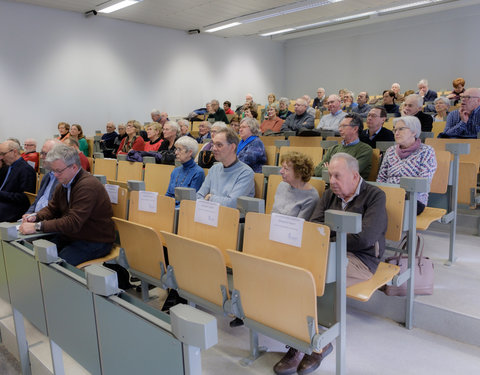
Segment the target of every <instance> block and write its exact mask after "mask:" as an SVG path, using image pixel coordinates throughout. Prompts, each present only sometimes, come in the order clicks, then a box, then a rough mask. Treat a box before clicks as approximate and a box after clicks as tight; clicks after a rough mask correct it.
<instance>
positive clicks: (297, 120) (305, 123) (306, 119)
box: [282, 98, 315, 133]
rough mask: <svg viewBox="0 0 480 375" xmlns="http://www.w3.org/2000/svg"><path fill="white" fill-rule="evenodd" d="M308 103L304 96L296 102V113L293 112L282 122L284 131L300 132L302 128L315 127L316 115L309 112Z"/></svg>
mask: <svg viewBox="0 0 480 375" xmlns="http://www.w3.org/2000/svg"><path fill="white" fill-rule="evenodd" d="M307 108H308V103H307V101H306V100H305V99H303V98H298V99H297V101H296V102H295V113H292V114H291V115H290V116H288V117H287V119H286V120H285V121H284V123H283V124H282V131H295V132H297V133H298V132H299V131H300V129H313V127H314V126H315V117H314V116H312V115H311V114H309V113H308V112H307Z"/></svg>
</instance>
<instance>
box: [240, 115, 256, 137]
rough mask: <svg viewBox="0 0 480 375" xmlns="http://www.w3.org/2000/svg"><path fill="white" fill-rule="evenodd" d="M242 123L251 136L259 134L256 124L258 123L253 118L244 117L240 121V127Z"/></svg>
mask: <svg viewBox="0 0 480 375" xmlns="http://www.w3.org/2000/svg"><path fill="white" fill-rule="evenodd" d="M243 123H245V124H247V126H248V127H249V128H250V131H251V132H252V134H253V135H259V134H260V125H259V124H258V121H257V120H255V119H254V118H250V117H245V118H243V120H242V121H240V125H242V124H243Z"/></svg>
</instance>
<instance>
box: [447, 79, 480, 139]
mask: <svg viewBox="0 0 480 375" xmlns="http://www.w3.org/2000/svg"><path fill="white" fill-rule="evenodd" d="M460 99H461V101H462V102H461V103H462V104H461V106H460V109H457V110H455V111H452V112H450V113H449V114H448V117H447V124H446V125H445V130H444V131H443V133H440V134H439V135H438V137H439V138H477V133H479V132H480V89H479V88H470V89H467V90H465V92H464V93H463V94H461V95H460Z"/></svg>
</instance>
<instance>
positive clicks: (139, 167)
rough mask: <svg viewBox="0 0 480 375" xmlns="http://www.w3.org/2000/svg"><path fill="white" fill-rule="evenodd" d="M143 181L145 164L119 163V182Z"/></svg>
mask: <svg viewBox="0 0 480 375" xmlns="http://www.w3.org/2000/svg"><path fill="white" fill-rule="evenodd" d="M128 180H137V181H142V180H143V163H139V162H134V161H126V160H120V161H119V162H118V170H117V181H120V182H127V181H128Z"/></svg>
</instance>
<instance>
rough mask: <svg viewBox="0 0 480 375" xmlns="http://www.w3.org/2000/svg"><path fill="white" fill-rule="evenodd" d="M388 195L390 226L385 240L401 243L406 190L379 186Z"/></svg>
mask: <svg viewBox="0 0 480 375" xmlns="http://www.w3.org/2000/svg"><path fill="white" fill-rule="evenodd" d="M377 186H378V187H379V188H380V189H382V190H383V192H384V193H385V195H386V209H387V218H388V226H387V232H386V233H385V239H387V240H390V241H400V240H401V239H402V233H403V216H404V213H405V190H404V189H402V188H401V187H396V186H384V185H377Z"/></svg>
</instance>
